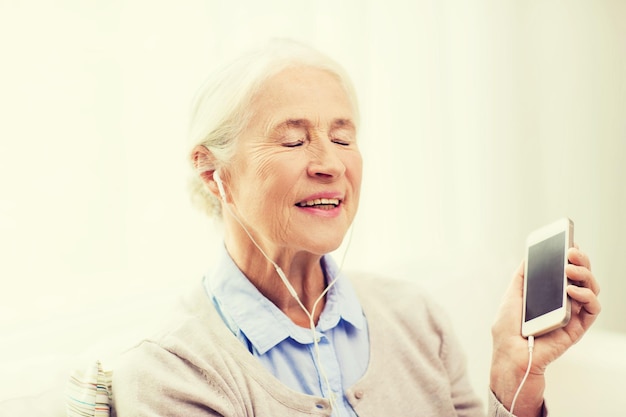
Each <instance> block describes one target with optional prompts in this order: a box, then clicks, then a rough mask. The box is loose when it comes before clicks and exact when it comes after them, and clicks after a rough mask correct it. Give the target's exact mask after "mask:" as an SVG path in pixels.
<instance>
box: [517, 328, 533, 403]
mask: <svg viewBox="0 0 626 417" xmlns="http://www.w3.org/2000/svg"><path fill="white" fill-rule="evenodd" d="M534 347H535V337H534V336H528V367H527V368H526V373H525V374H524V378H522V382H520V384H519V387H517V391H516V392H515V395H514V396H513V402H512V403H511V414H513V410H515V402H516V401H517V397H518V396H519V393H520V392H521V391H522V387H523V386H524V383H525V382H526V378H528V374H530V367H531V366H532V364H533V348H534Z"/></svg>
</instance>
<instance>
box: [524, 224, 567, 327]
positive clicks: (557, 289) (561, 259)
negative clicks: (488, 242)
mask: <svg viewBox="0 0 626 417" xmlns="http://www.w3.org/2000/svg"><path fill="white" fill-rule="evenodd" d="M573 238H574V223H573V222H572V221H571V220H570V219H569V218H562V219H559V220H557V221H555V222H553V223H551V224H548V225H546V226H543V227H541V228H539V229H537V230H535V231H533V232H531V233H530V234H529V235H528V238H527V240H526V264H525V265H526V266H525V277H524V292H523V294H524V295H523V314H522V336H524V337H528V336H535V337H536V336H541V335H542V334H545V333H548V332H550V331H552V330H555V329H558V328H559V327H563V326H565V325H566V324H567V323H568V322H569V319H570V315H571V301H570V299H569V297H568V295H567V291H566V290H567V283H568V279H567V275H566V274H565V266H566V265H567V264H568V260H567V250H568V249H569V248H570V247H572V245H573Z"/></svg>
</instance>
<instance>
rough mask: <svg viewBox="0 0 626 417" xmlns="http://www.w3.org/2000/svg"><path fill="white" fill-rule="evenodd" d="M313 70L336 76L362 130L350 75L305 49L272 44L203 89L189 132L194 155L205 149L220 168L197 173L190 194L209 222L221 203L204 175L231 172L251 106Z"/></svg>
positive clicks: (279, 41) (247, 55)
mask: <svg viewBox="0 0 626 417" xmlns="http://www.w3.org/2000/svg"><path fill="white" fill-rule="evenodd" d="M298 66H305V67H312V68H318V69H321V70H324V71H327V72H329V73H330V74H332V75H334V76H335V77H336V78H337V80H338V81H339V82H340V84H341V85H342V86H343V88H344V89H345V91H346V94H347V96H348V99H349V100H350V102H351V104H352V107H353V111H354V114H355V123H356V124H357V125H358V119H359V116H358V103H357V98H356V92H355V90H354V86H353V85H352V82H351V80H350V78H349V77H348V75H347V73H346V72H345V70H344V69H343V68H342V67H341V66H340V65H339V64H338V63H337V62H336V61H334V60H333V59H331V58H330V57H328V56H326V55H324V54H322V53H321V52H319V51H317V50H316V49H314V48H312V47H310V46H307V45H304V44H302V43H299V42H296V41H293V40H287V39H273V40H271V41H269V42H268V43H266V44H265V45H263V46H262V47H260V48H257V49H253V50H250V51H248V52H247V53H245V54H243V55H241V56H240V57H239V58H237V59H235V60H233V61H232V62H230V63H229V64H227V65H225V66H223V67H221V68H220V69H218V70H217V71H215V72H214V73H213V74H212V76H211V77H209V79H208V80H207V81H206V82H205V83H204V84H203V85H202V86H201V87H200V89H199V90H198V92H197V94H196V96H195V98H194V101H193V105H192V111H191V122H190V126H189V140H190V145H191V147H190V149H191V150H193V149H194V148H195V147H196V146H198V145H202V146H205V147H206V148H207V149H208V150H209V151H210V152H211V153H212V154H213V156H214V157H215V161H216V162H215V166H203V167H201V169H200V172H199V170H198V168H197V167H193V162H192V168H194V171H193V174H192V176H191V181H190V188H191V197H192V200H193V202H194V203H195V204H196V205H198V206H199V208H201V209H203V210H204V211H205V212H206V213H207V214H209V215H210V216H216V217H221V205H220V201H219V200H218V199H217V198H216V197H215V196H214V195H213V194H211V193H210V192H209V191H208V189H207V188H206V186H205V184H204V182H203V181H202V178H201V174H202V172H206V171H209V170H215V169H217V168H219V167H221V166H226V165H227V164H228V163H229V161H230V159H231V157H232V156H233V153H234V149H235V144H236V140H237V138H238V137H239V136H240V135H241V134H242V132H243V131H244V130H245V128H246V127H247V125H248V123H249V122H250V120H251V118H252V112H251V109H250V107H251V106H250V104H251V103H252V100H253V98H254V96H255V94H256V93H257V92H258V91H259V89H260V88H261V87H262V85H263V84H264V83H265V82H266V81H267V80H269V79H270V78H271V77H272V76H274V75H276V74H278V73H279V72H281V71H283V70H285V69H287V68H291V67H298Z"/></svg>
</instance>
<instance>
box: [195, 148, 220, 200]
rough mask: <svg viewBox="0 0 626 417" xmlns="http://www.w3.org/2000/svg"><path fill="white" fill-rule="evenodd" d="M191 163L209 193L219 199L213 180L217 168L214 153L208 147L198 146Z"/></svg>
mask: <svg viewBox="0 0 626 417" xmlns="http://www.w3.org/2000/svg"><path fill="white" fill-rule="evenodd" d="M191 162H192V163H193V166H194V168H195V170H196V173H197V174H198V176H199V177H200V179H201V180H202V182H203V183H204V185H205V186H206V187H207V189H208V190H209V192H210V193H211V194H213V195H214V196H215V197H217V198H219V196H220V194H219V189H218V188H217V184H216V182H215V179H214V178H213V173H214V172H215V169H216V168H217V166H216V162H217V159H216V158H215V156H213V153H212V152H211V151H210V150H208V149H207V147H206V146H204V145H198V146H196V147H195V148H193V151H191Z"/></svg>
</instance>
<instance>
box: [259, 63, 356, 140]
mask: <svg viewBox="0 0 626 417" xmlns="http://www.w3.org/2000/svg"><path fill="white" fill-rule="evenodd" d="M250 111H251V118H250V127H257V128H261V129H263V130H264V131H266V132H267V131H268V130H272V129H275V128H278V127H285V126H287V127H289V126H309V127H325V128H331V127H335V128H336V127H344V128H351V129H354V130H356V125H357V121H356V115H355V104H354V103H353V102H352V100H351V97H350V95H349V94H348V92H347V91H346V88H345V87H344V85H343V84H342V83H341V81H340V79H339V78H338V77H337V76H336V75H335V74H333V73H331V72H329V71H325V70H323V69H319V68H311V67H292V68H287V69H284V70H282V71H280V72H279V73H277V74H275V75H273V76H272V77H270V78H268V79H267V80H266V81H265V82H264V83H262V84H261V86H260V88H259V89H258V90H257V91H256V93H255V94H254V95H253V97H252V100H251V104H250Z"/></svg>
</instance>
